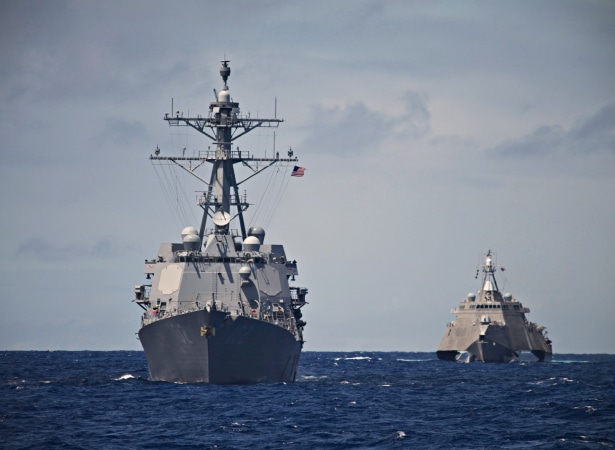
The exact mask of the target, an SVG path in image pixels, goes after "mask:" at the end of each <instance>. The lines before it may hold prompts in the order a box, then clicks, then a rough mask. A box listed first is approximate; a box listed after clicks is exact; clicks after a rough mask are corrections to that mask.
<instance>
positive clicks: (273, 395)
mask: <svg viewBox="0 0 615 450" xmlns="http://www.w3.org/2000/svg"><path fill="white" fill-rule="evenodd" d="M614 374H615V355H557V356H556V358H555V360H554V361H553V362H551V363H543V364H538V363H511V364H480V363H476V364H458V363H450V362H443V361H438V360H436V359H435V356H434V354H432V353H388V352H387V353H372V352H355V353H330V352H304V353H303V355H302V360H301V362H300V366H299V376H298V379H297V382H295V383H291V384H260V385H234V386H209V385H199V384H192V385H186V384H183V385H182V384H170V383H160V382H150V381H148V379H147V376H148V372H147V364H146V361H145V358H144V355H143V353H142V352H128V351H118V352H90V351H84V352H61V351H58V352H0V388H1V390H2V391H1V393H0V448H6V449H31V448H45V449H47V448H49V449H54V448H57V449H60V448H61V449H92V448H118V449H130V448H134V449H141V448H143V449H148V448H155V449H159V448H160V449H175V448H186V449H220V450H223V449H253V448H256V449H279V448H293V449H294V448H301V449H344V448H352V449H354V448H377V449H380V448H383V449H398V448H400V449H402V448H403V449H406V448H475V449H491V448H508V449H525V448H531V449H551V448H557V449H560V448H561V449H577V448H580V449H605V448H614V447H615V375H614Z"/></svg>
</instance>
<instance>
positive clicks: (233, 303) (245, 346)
mask: <svg viewBox="0 0 615 450" xmlns="http://www.w3.org/2000/svg"><path fill="white" fill-rule="evenodd" d="M230 73H231V69H230V67H229V61H228V60H223V61H222V67H221V68H220V76H221V77H222V80H223V85H222V87H221V88H220V91H219V92H217V91H216V90H214V94H215V100H214V101H212V102H211V103H210V105H209V113H208V114H207V116H206V117H203V116H200V115H197V116H189V117H185V116H184V115H183V114H181V113H180V112H179V111H176V112H174V113H172V114H165V116H164V120H165V121H167V123H168V124H169V125H170V126H173V127H175V126H187V127H190V128H192V129H193V130H196V131H197V132H198V133H199V134H201V135H203V136H205V137H206V138H208V139H209V140H211V141H212V143H213V144H214V145H215V149H213V150H211V149H210V148H208V150H206V151H201V152H199V153H198V155H196V156H185V154H182V155H181V156H164V155H161V151H160V149H159V148H158V147H156V150H155V152H154V154H153V155H150V160H152V162H153V163H158V164H170V165H174V166H177V167H179V168H181V169H182V171H185V172H187V173H189V174H190V175H192V176H194V177H195V178H197V179H198V180H199V181H200V182H202V183H204V184H205V186H206V188H205V189H204V190H203V191H202V192H201V194H200V195H199V199H198V202H197V205H198V206H199V207H200V208H201V209H202V219H201V223H200V226H199V228H198V229H197V228H195V227H192V226H187V227H185V228H184V229H183V230H182V233H181V237H182V242H181V243H170V244H161V246H160V249H159V252H158V254H157V256H156V258H154V259H151V260H146V262H145V274H146V278H147V279H148V280H151V284H145V285H140V286H136V287H135V294H136V295H135V297H136V298H135V301H136V303H137V304H138V305H139V306H141V307H142V308H143V309H144V314H143V317H142V328H141V330H140V332H139V338H140V340H141V343H142V345H143V347H144V350H145V353H146V357H147V359H148V364H149V367H150V375H151V378H152V379H157V380H164V381H183V382H191V381H201V382H209V383H231V382H256V381H293V380H294V378H295V376H296V369H297V363H298V359H299V354H300V350H301V347H302V345H303V342H304V340H303V329H304V326H305V325H306V323H305V321H303V320H302V312H301V309H302V308H303V306H305V305H306V304H307V302H306V295H307V289H306V288H304V287H295V286H291V285H290V283H291V282H292V281H294V280H295V277H296V276H298V270H297V263H296V261H295V260H290V259H289V258H288V257H287V255H286V252H285V249H284V246H283V245H281V244H267V243H266V241H265V230H264V229H263V228H262V227H260V226H258V225H253V226H250V227H249V228H248V226H247V224H246V221H245V218H244V213H245V211H246V210H247V209H248V207H249V206H250V204H249V203H248V202H247V198H246V194H245V193H244V194H243V195H240V192H239V186H240V185H241V184H242V183H244V182H246V181H247V180H249V179H251V178H252V177H254V176H256V175H258V174H260V173H261V172H263V171H264V170H266V169H268V168H269V167H272V166H274V165H278V166H282V167H293V166H294V164H295V163H297V161H298V158H297V157H296V156H293V152H292V151H289V152H288V157H282V158H281V157H280V156H279V154H277V153H276V154H275V156H274V157H262V158H257V157H254V156H253V155H251V154H250V153H249V152H247V151H240V150H239V148H236V149H234V148H233V145H234V142H235V140H237V139H238V138H240V137H242V136H244V135H245V134H247V133H249V132H250V131H252V130H254V129H257V128H272V127H278V126H279V124H280V123H282V122H283V119H279V118H277V117H274V118H253V117H250V116H242V115H241V111H240V109H239V103H236V102H234V101H233V100H232V98H231V95H230V91H229V86H228V78H229V76H230ZM205 164H211V172H210V176H209V179H204V178H202V177H201V176H200V175H198V174H197V173H196V171H197V170H198V169H200V168H201V167H202V166H204V165H205ZM237 164H239V165H240V166H241V167H246V168H247V169H248V170H249V173H248V175H247V176H246V177H245V178H243V179H241V180H238V179H237V178H236V173H235V169H234V167H235V165H237ZM231 224H236V225H238V228H232V227H231ZM181 355H183V356H181ZM231 356H232V360H228V358H229V357H231Z"/></svg>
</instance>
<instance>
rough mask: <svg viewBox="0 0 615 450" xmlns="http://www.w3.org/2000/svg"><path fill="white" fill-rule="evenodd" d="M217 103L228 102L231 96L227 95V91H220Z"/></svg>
mask: <svg viewBox="0 0 615 450" xmlns="http://www.w3.org/2000/svg"><path fill="white" fill-rule="evenodd" d="M218 101H219V102H230V101H231V94H229V92H228V91H220V93H219V94H218Z"/></svg>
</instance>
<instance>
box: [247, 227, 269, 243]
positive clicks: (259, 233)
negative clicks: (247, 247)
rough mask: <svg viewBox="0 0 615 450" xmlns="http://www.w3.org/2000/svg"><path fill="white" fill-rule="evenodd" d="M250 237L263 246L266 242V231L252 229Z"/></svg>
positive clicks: (249, 231) (260, 228)
mask: <svg viewBox="0 0 615 450" xmlns="http://www.w3.org/2000/svg"><path fill="white" fill-rule="evenodd" d="M248 236H254V237H255V238H257V239H258V240H259V242H260V243H261V244H262V243H263V242H265V229H264V228H263V227H259V226H253V227H250V229H249V230H248Z"/></svg>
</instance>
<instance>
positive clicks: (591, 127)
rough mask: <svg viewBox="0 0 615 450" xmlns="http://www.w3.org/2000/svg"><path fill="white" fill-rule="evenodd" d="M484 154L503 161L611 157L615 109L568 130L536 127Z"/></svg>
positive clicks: (601, 111) (614, 137) (604, 109)
mask: <svg viewBox="0 0 615 450" xmlns="http://www.w3.org/2000/svg"><path fill="white" fill-rule="evenodd" d="M488 152H489V153H490V154H492V155H495V156H500V157H504V158H541V157H546V156H552V155H557V156H560V157H569V156H574V155H591V154H610V155H615V106H614V105H610V106H607V107H605V108H603V109H602V110H600V111H599V112H597V113H596V114H594V115H593V116H591V117H590V118H589V119H586V120H584V121H582V122H580V123H579V124H577V125H575V126H572V127H571V128H570V129H569V130H565V129H564V128H562V127H561V126H559V125H542V126H539V127H537V128H536V129H534V131H532V132H531V133H528V134H527V135H525V136H522V137H520V138H517V139H511V140H508V141H506V142H503V143H501V144H499V145H497V146H496V147H494V148H492V149H490V150H489V151H488Z"/></svg>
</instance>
